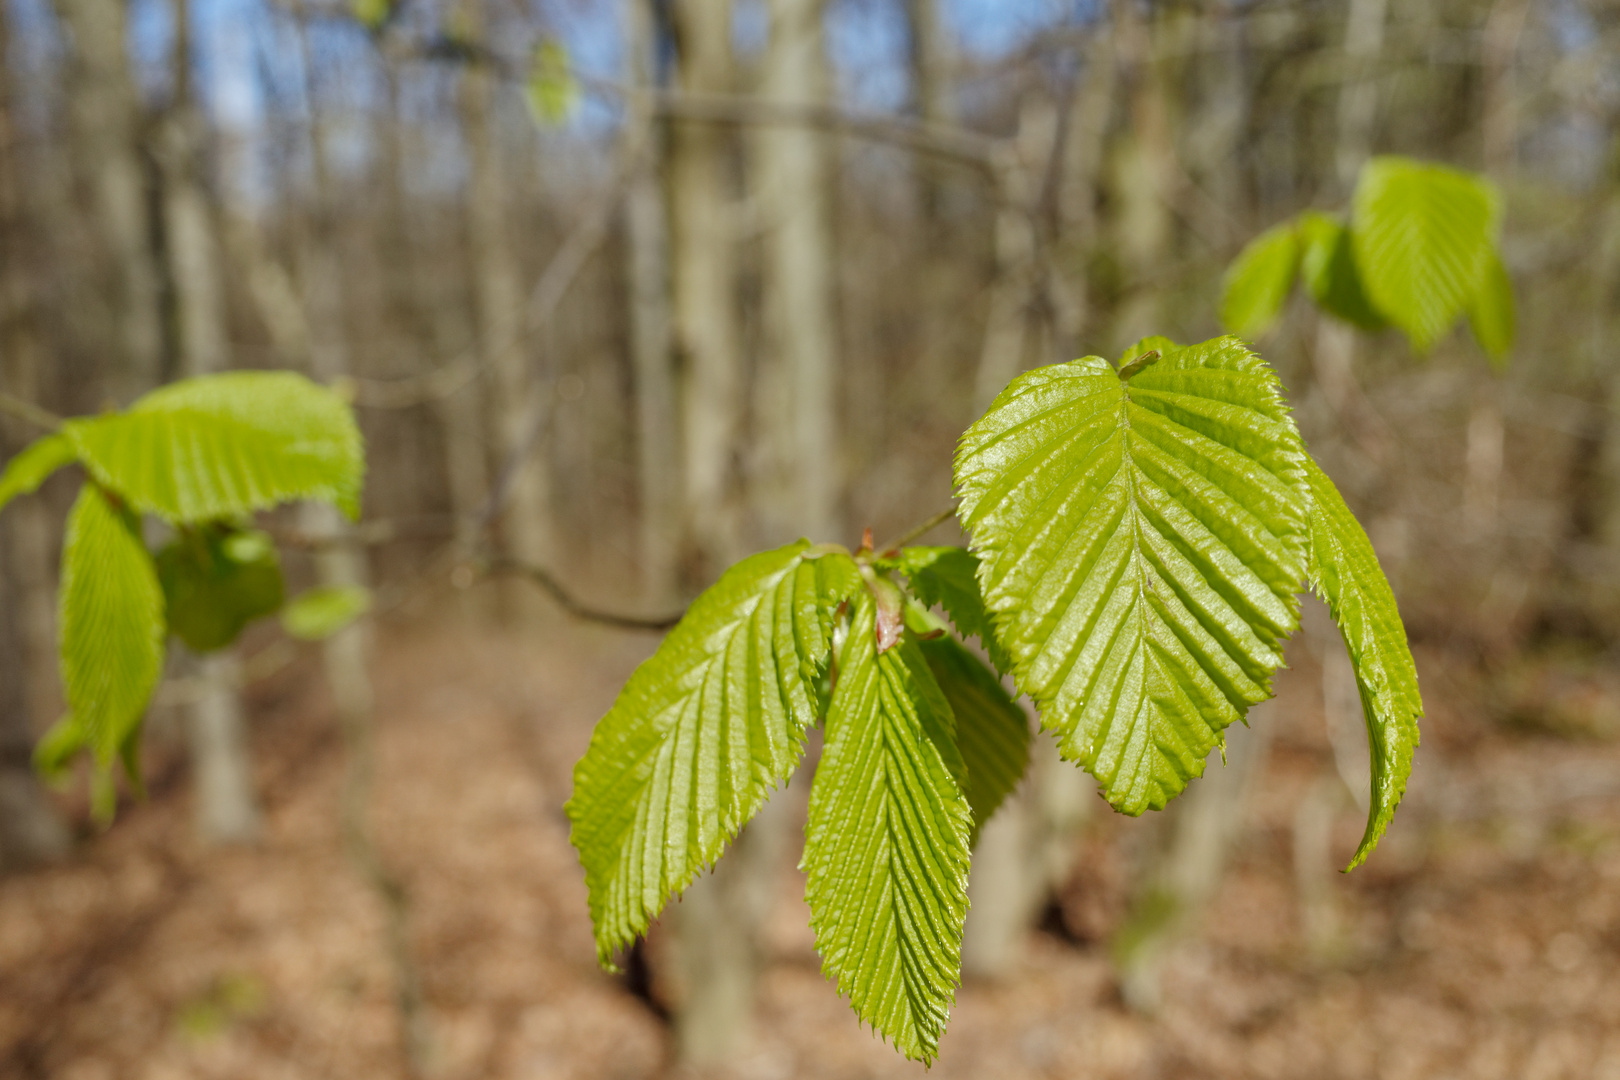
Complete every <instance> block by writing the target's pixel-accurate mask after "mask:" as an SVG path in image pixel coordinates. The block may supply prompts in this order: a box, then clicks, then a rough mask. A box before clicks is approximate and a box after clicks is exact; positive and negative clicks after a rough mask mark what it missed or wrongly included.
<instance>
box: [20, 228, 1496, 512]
mask: <svg viewBox="0 0 1620 1080" xmlns="http://www.w3.org/2000/svg"><path fill="white" fill-rule="evenodd" d="M1516 322H1517V317H1516V313H1515V312H1514V308H1513V281H1512V279H1511V278H1509V277H1508V272H1507V267H1505V266H1503V265H1502V257H1501V256H1500V255H1498V254H1497V253H1496V251H1495V250H1494V249H1493V250H1492V251H1491V257H1490V259H1489V260H1488V261H1487V262H1486V265H1485V278H1484V280H1483V281H1481V282H1480V287H1479V289H1478V291H1476V292H1475V293H1474V295H1473V298H1472V299H1470V300H1469V301H1468V327H1469V329H1471V330H1472V331H1473V332H1474V339H1475V340H1476V341H1478V342H1479V345H1480V348H1482V349H1484V350H1485V355H1486V356H1488V357H1490V358H1491V366H1492V367H1494V368H1496V369H1497V370H1498V371H1501V370H1503V369H1505V368H1506V367H1507V360H1508V350H1509V349H1511V348H1513V337H1514V331H1515V323H1516ZM0 484H3V481H0Z"/></svg>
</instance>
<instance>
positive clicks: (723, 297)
mask: <svg viewBox="0 0 1620 1080" xmlns="http://www.w3.org/2000/svg"><path fill="white" fill-rule="evenodd" d="M672 14H673V17H674V18H673V21H674V31H675V38H676V44H677V48H678V55H679V66H678V69H677V70H678V77H679V82H680V86H681V89H683V90H687V91H691V92H695V93H724V92H729V91H730V90H731V89H732V80H733V73H732V55H731V4H730V2H729V0H704V2H698V0H678V2H677V3H675V4H674V5H673V7H672ZM732 149H733V147H732V137H731V133H730V132H729V131H727V130H726V129H724V128H721V127H718V126H715V125H712V124H702V123H693V122H684V123H675V124H673V125H672V131H671V145H670V159H669V170H668V175H669V185H670V194H669V206H670V214H671V220H670V233H671V267H672V275H673V281H672V293H673V301H674V330H675V340H676V348H677V350H678V353H679V356H680V359H681V361H682V362H683V365H684V380H683V381H684V385H683V386H682V387H681V418H682V421H683V430H682V442H683V462H682V465H683V472H684V489H685V497H686V507H685V509H686V519H685V522H684V527H683V532H684V534H685V543H686V545H687V550H688V551H689V552H690V554H691V556H692V560H691V562H692V564H694V565H692V566H691V567H690V569H691V570H693V571H695V573H694V574H693V577H694V578H695V579H696V580H698V581H705V580H709V579H712V578H713V577H714V575H716V574H718V573H719V572H720V571H721V570H722V569H724V567H725V566H727V565H728V564H729V563H731V562H732V561H733V560H735V559H736V558H737V556H738V555H739V554H741V552H740V542H741V540H740V532H741V523H740V520H739V517H740V509H741V508H740V506H739V505H738V500H737V493H736V491H735V485H736V482H737V477H736V471H735V459H736V456H737V453H738V449H739V448H738V440H739V438H740V437H741V434H742V430H743V426H742V409H743V373H742V344H741V340H740V330H739V322H738V320H739V316H738V310H737V279H736V273H737V269H736V253H735V250H734V242H733V238H732V236H731V219H732V206H733V202H734V196H733V185H732V183H731V169H732V166H733V158H732ZM776 801H777V802H781V801H783V800H781V799H778V800H776ZM773 816H774V815H772V814H771V813H770V811H769V810H767V811H766V813H765V814H762V815H761V817H760V818H759V819H756V824H760V825H762V827H760V828H756V827H755V825H750V826H749V827H748V828H747V829H745V830H744V831H743V833H742V835H741V836H739V837H738V839H737V840H736V842H735V843H733V844H732V846H731V849H730V851H728V853H727V854H726V856H725V857H724V858H723V859H721V860H720V862H719V864H718V865H717V866H716V868H715V870H714V872H713V873H711V874H708V875H705V876H704V877H703V878H701V879H699V880H698V881H696V882H694V883H693V885H692V887H691V888H689V889H688V890H687V891H686V893H685V894H684V895H683V896H682V898H681V902H680V904H678V905H677V906H675V907H674V908H673V909H672V918H671V919H670V924H671V929H672V931H673V933H672V942H671V945H672V952H673V959H674V966H675V973H676V976H677V979H678V982H679V984H680V987H681V993H680V995H679V1000H678V1002H677V1005H676V1009H675V1017H674V1022H675V1041H676V1047H677V1053H678V1055H679V1056H680V1058H681V1060H682V1061H683V1062H685V1063H687V1064H689V1065H695V1066H700V1067H703V1066H714V1065H717V1064H720V1063H722V1062H725V1061H727V1060H728V1059H731V1058H734V1057H735V1056H736V1054H737V1052H738V1051H739V1049H740V1048H741V1046H742V1045H743V1043H744V1042H745V1041H746V1039H747V1038H748V1034H749V1031H750V1028H751V1025H752V1013H753V999H754V981H755V977H756V971H757V967H758V962H759V961H758V945H757V941H756V937H755V935H756V933H757V928H758V926H759V924H760V920H761V918H762V916H763V903H764V900H763V899H762V898H768V897H769V895H770V884H769V883H770V882H771V879H772V876H773V871H774V870H775V869H776V863H777V860H776V858H775V857H774V854H775V849H776V848H777V847H779V844H778V843H777V842H776V841H777V839H778V835H779V833H780V830H779V829H777V828H774V827H772V825H771V822H770V820H769V819H770V818H771V817H773Z"/></svg>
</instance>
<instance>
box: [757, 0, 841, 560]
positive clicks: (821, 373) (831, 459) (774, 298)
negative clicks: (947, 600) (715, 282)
mask: <svg viewBox="0 0 1620 1080" xmlns="http://www.w3.org/2000/svg"><path fill="white" fill-rule="evenodd" d="M824 6H825V5H824V0H774V2H773V3H772V4H771V8H770V12H771V31H770V33H771V36H770V46H769V49H768V51H767V53H766V57H765V74H764V84H763V86H762V87H761V94H762V96H763V97H764V98H765V100H767V101H770V102H775V103H781V104H783V105H800V106H815V105H824V104H825V103H826V101H827V90H828V85H829V82H830V77H829V75H828V72H827V54H826V43H825V40H824V36H823V33H822V24H823V15H824ZM757 149H758V163H759V178H758V190H759V193H760V195H759V201H760V205H761V210H762V213H763V215H764V218H765V220H766V221H767V222H769V232H768V233H767V234H766V239H765V247H766V271H767V273H766V279H765V287H766V311H767V317H768V320H769V337H770V342H771V346H772V350H773V352H774V354H775V358H776V359H777V361H778V363H779V364H780V366H781V369H782V370H783V373H784V374H785V376H786V379H785V382H786V385H787V388H788V390H789V399H790V401H791V404H792V408H791V410H790V413H789V415H788V416H787V417H786V418H785V419H786V420H787V426H788V435H789V437H788V438H787V439H786V440H785V442H786V443H787V445H788V446H790V447H791V454H790V458H789V459H790V460H791V461H792V463H793V470H792V471H793V474H794V477H795V481H796V482H795V483H794V485H793V494H792V498H793V511H792V515H791V517H792V519H793V521H794V524H795V526H796V527H797V529H798V531H800V532H801V533H802V534H803V535H806V536H809V537H812V538H814V539H817V540H833V539H838V538H839V537H840V533H841V528H842V526H841V522H840V514H839V506H838V503H839V494H840V489H841V486H842V477H841V476H840V474H839V455H838V445H837V421H836V418H835V415H834V412H835V408H836V406H835V402H836V400H837V384H838V341H837V337H838V321H837V313H836V310H835V303H834V295H833V293H834V276H833V259H834V256H833V237H832V215H831V213H830V208H829V205H828V202H829V199H828V196H829V186H828V185H829V183H830V180H831V177H830V176H829V174H828V153H829V149H830V147H829V142H828V138H827V136H826V135H824V134H822V133H821V132H817V131H814V130H811V129H809V128H805V127H789V126H781V127H774V128H766V129H765V130H763V131H761V132H760V134H759V136H758V141H757Z"/></svg>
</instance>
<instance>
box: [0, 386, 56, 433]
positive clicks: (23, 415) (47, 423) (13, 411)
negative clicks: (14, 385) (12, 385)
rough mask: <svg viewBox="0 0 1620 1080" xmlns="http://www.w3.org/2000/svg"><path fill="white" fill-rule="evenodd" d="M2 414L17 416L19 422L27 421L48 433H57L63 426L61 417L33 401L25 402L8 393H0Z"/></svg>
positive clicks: (0, 410)
mask: <svg viewBox="0 0 1620 1080" xmlns="http://www.w3.org/2000/svg"><path fill="white" fill-rule="evenodd" d="M0 412H3V413H6V414H7V415H10V416H15V417H16V418H17V419H19V420H24V421H27V422H28V423H30V424H33V425H34V426H35V427H37V428H44V429H45V430H46V431H56V430H58V429H59V428H60V427H61V426H62V418H61V417H60V416H57V415H56V414H55V413H53V412H50V411H48V410H45V409H42V408H40V407H39V406H38V405H35V404H34V403H33V402H32V401H24V400H23V399H22V398H20V397H13V396H12V395H10V394H7V393H0Z"/></svg>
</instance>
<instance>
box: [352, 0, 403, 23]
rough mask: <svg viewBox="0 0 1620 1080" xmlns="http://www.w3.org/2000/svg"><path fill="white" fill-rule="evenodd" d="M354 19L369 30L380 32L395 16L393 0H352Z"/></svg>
mask: <svg viewBox="0 0 1620 1080" xmlns="http://www.w3.org/2000/svg"><path fill="white" fill-rule="evenodd" d="M350 2H351V6H352V8H353V10H354V17H355V18H356V19H359V20H360V25H362V26H364V27H365V28H366V29H367V30H372V31H376V30H380V29H382V27H383V24H384V23H386V22H387V21H388V17H389V16H390V15H391V14H393V8H394V5H393V0H350Z"/></svg>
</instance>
